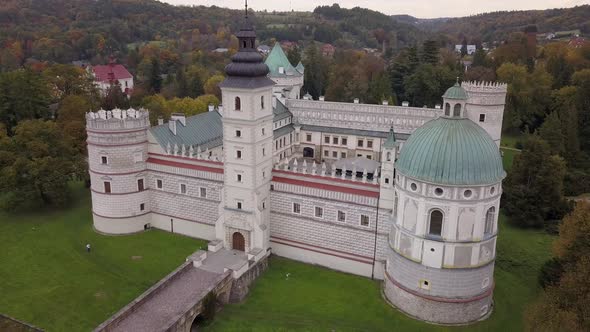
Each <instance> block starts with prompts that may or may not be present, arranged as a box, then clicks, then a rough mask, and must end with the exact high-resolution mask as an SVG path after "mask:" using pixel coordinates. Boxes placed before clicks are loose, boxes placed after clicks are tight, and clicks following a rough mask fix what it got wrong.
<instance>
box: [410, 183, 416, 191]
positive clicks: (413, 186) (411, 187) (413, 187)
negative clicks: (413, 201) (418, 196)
mask: <svg viewBox="0 0 590 332" xmlns="http://www.w3.org/2000/svg"><path fill="white" fill-rule="evenodd" d="M410 189H412V191H416V189H418V186H417V185H416V184H415V183H412V184H411V185H410Z"/></svg>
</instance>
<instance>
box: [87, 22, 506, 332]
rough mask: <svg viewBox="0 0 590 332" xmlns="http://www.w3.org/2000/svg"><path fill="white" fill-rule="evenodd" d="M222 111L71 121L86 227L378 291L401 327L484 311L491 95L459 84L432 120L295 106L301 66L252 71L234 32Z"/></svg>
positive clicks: (248, 47) (493, 221)
mask: <svg viewBox="0 0 590 332" xmlns="http://www.w3.org/2000/svg"><path fill="white" fill-rule="evenodd" d="M237 38H238V40H239V43H240V46H239V51H238V52H237V53H236V54H235V55H234V56H233V57H232V62H231V63H230V64H229V65H228V66H227V67H226V69H225V71H226V76H227V78H226V79H225V81H223V82H222V83H221V84H220V88H221V91H222V100H223V103H224V104H223V107H221V106H219V107H218V108H215V107H212V106H211V107H210V109H209V112H207V113H204V114H199V115H196V116H191V117H185V116H184V115H183V114H174V115H173V116H172V117H171V119H170V120H169V121H168V122H167V123H164V122H163V120H160V121H159V124H158V125H157V126H150V122H149V114H148V111H147V110H143V109H141V110H134V109H129V110H119V109H115V110H112V111H104V110H100V111H97V112H90V113H88V114H86V121H87V132H88V162H89V172H90V177H91V191H92V213H93V218H94V227H95V229H96V230H97V231H98V232H101V233H106V234H130V233H134V232H141V231H143V230H146V229H149V228H151V227H154V228H158V229H161V230H165V231H169V232H174V233H180V234H184V235H187V236H191V237H196V238H202V239H207V240H209V241H210V244H209V250H212V251H215V250H222V249H225V250H237V251H241V252H244V253H245V254H247V257H248V259H249V260H250V261H251V262H256V261H259V260H261V259H263V258H265V257H267V256H268V255H269V254H270V253H271V252H272V253H273V254H276V255H279V256H284V257H288V258H291V259H295V260H299V261H303V262H307V263H311V264H318V265H322V266H326V267H329V268H332V269H335V270H340V271H344V272H348V273H353V274H357V275H362V276H366V277H374V278H377V279H380V280H383V285H384V286H383V287H384V295H385V296H386V298H387V299H388V300H389V301H390V303H392V304H393V305H394V306H396V307H397V308H398V309H400V310H402V311H403V312H405V313H407V314H408V315H411V316H413V317H416V318H417V319H421V320H425V321H429V322H434V323H442V324H464V323H469V322H474V321H477V320H480V319H484V318H486V317H487V316H488V315H489V314H490V313H491V310H492V305H493V301H492V293H493V289H494V278H493V272H494V261H495V257H496V250H495V248H496V236H497V230H498V227H497V221H498V211H499V204H500V196H501V194H502V184H501V183H502V180H503V178H504V177H505V172H504V170H503V168H502V161H501V157H500V152H499V149H498V147H499V143H500V135H501V125H502V116H503V112H504V104H505V98H506V85H504V84H496V83H475V82H472V83H465V82H464V83H462V84H458V83H457V84H455V86H453V87H450V88H449V89H448V90H447V92H446V93H445V94H444V95H443V96H442V105H443V106H442V107H436V108H426V107H424V108H423V107H410V106H409V105H408V104H407V103H404V104H403V106H393V105H387V103H386V102H384V103H383V104H382V105H367V104H362V103H360V102H359V101H358V100H355V101H354V102H352V103H337V102H328V101H325V100H324V98H322V97H320V98H319V100H312V99H311V97H310V96H309V95H305V96H300V91H301V88H302V86H303V77H304V71H305V68H304V67H303V65H302V64H297V65H296V66H294V65H293V64H291V63H289V61H288V59H287V57H286V56H285V54H284V53H283V50H282V49H281V47H280V46H279V45H278V43H277V45H275V47H274V48H273V49H272V51H271V52H270V54H269V55H268V57H267V59H266V61H265V62H263V56H262V55H261V54H260V53H259V52H257V50H256V34H255V31H254V29H253V27H252V26H251V25H250V24H249V23H248V20H247V19H246V24H245V25H244V27H243V28H242V29H241V30H240V31H239V32H238V33H237Z"/></svg>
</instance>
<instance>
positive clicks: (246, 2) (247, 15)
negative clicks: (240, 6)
mask: <svg viewBox="0 0 590 332" xmlns="http://www.w3.org/2000/svg"><path fill="white" fill-rule="evenodd" d="M246 18H248V0H246Z"/></svg>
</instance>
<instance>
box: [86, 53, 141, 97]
mask: <svg viewBox="0 0 590 332" xmlns="http://www.w3.org/2000/svg"><path fill="white" fill-rule="evenodd" d="M92 73H93V74H94V80H95V82H96V83H97V85H98V86H99V88H101V89H102V90H105V92H106V90H107V89H108V88H109V87H110V86H111V85H113V84H117V82H118V83H119V84H121V90H122V91H123V92H124V93H126V94H128V95H129V94H131V90H132V89H133V75H131V73H130V72H129V71H128V70H127V68H125V67H124V66H123V65H121V64H117V63H114V62H113V61H111V63H109V64H108V65H98V66H94V67H92Z"/></svg>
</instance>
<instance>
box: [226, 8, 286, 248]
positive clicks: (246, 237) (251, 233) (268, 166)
mask: <svg viewBox="0 0 590 332" xmlns="http://www.w3.org/2000/svg"><path fill="white" fill-rule="evenodd" d="M236 37H237V38H238V41H239V45H240V46H239V50H238V52H237V53H236V54H235V55H234V56H233V57H232V62H231V63H230V64H228V65H227V66H226V67H225V73H226V74H227V78H226V79H225V80H224V81H223V82H222V83H221V84H219V87H220V88H221V96H222V99H223V103H224V111H223V119H222V121H223V153H224V190H223V204H224V209H223V218H220V220H219V221H218V223H217V224H216V226H215V231H216V236H217V238H218V239H223V241H224V246H225V247H226V248H231V249H235V250H241V251H245V252H251V251H254V252H260V251H261V250H262V251H263V252H264V253H266V250H267V249H268V248H269V247H270V242H269V237H270V181H271V177H272V174H271V172H272V148H273V126H272V124H273V110H272V89H273V86H274V85H275V83H274V82H273V81H272V80H271V79H270V78H268V77H267V74H268V72H269V69H268V66H267V65H265V64H264V62H263V58H262V55H260V54H259V53H258V51H257V50H256V33H255V32H254V28H253V27H252V24H251V23H250V21H249V19H248V15H247V11H246V17H245V22H244V23H243V27H242V28H241V29H240V31H239V32H238V33H237V34H236ZM253 249H259V250H253Z"/></svg>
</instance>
